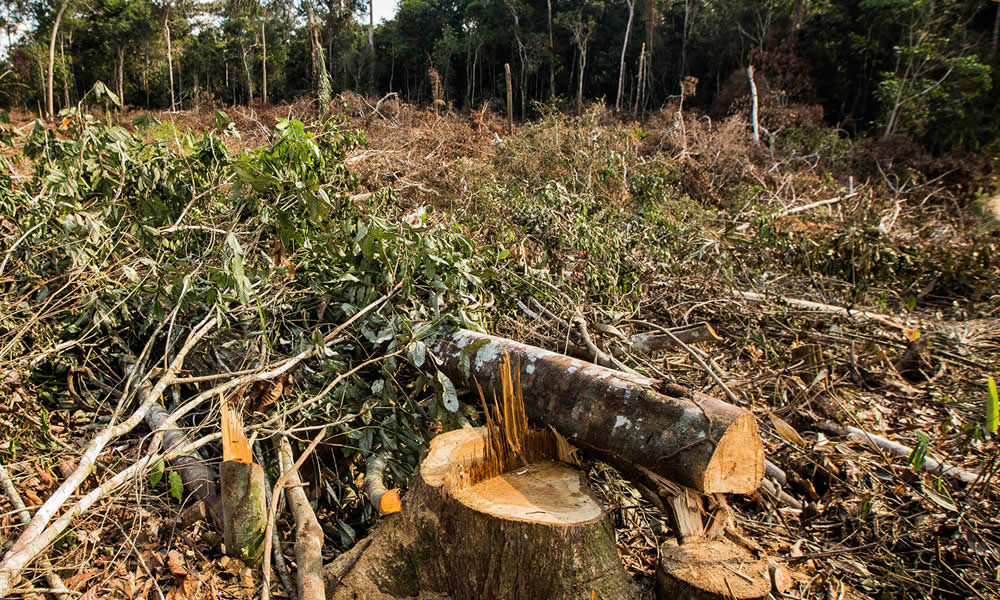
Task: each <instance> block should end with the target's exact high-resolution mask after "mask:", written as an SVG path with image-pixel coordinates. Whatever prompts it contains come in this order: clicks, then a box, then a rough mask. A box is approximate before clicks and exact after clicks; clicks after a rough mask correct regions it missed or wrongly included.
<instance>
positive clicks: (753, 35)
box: [0, 0, 1000, 153]
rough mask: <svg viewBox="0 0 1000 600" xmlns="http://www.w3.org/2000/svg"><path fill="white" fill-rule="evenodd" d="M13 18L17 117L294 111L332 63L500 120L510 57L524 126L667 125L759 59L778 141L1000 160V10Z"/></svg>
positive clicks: (254, 9) (936, 0) (44, 9)
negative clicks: (549, 116) (591, 117)
mask: <svg viewBox="0 0 1000 600" xmlns="http://www.w3.org/2000/svg"><path fill="white" fill-rule="evenodd" d="M0 10H2V11H3V12H2V14H0V25H2V27H3V29H4V31H3V33H2V34H0V35H3V37H5V38H6V40H5V42H6V43H5V46H7V52H6V56H5V58H4V59H3V63H2V64H0V74H2V78H0V106H6V107H8V108H18V109H22V110H27V111H32V112H40V113H41V112H45V111H46V110H47V108H46V107H47V104H46V98H45V95H46V94H45V93H46V81H47V80H48V79H49V78H50V76H51V80H52V83H51V86H52V88H53V89H52V95H53V99H52V105H53V107H52V108H53V110H54V111H58V110H59V109H60V108H64V107H66V106H71V105H75V104H76V103H77V102H78V101H79V100H80V98H81V96H82V95H83V93H84V92H85V91H86V90H90V89H91V88H92V87H93V86H94V84H95V82H97V81H102V82H104V83H105V84H106V85H107V86H108V88H109V89H110V90H112V91H113V92H114V93H115V94H116V95H117V96H119V97H121V98H122V99H123V101H124V103H125V104H127V105H131V106H136V107H142V108H174V109H188V108H200V107H201V106H202V105H206V104H208V105H216V104H220V105H232V104H243V105H246V104H252V103H254V102H262V101H263V102H265V103H276V102H288V101H292V100H294V99H295V98H298V97H301V96H303V95H305V94H307V93H309V92H311V91H313V90H315V89H317V88H318V87H319V86H320V84H321V83H322V81H321V80H322V79H324V78H321V77H320V76H319V73H320V72H321V71H325V73H326V74H327V75H328V78H329V87H330V90H331V91H332V93H333V94H336V93H339V92H340V91H343V90H348V89H350V90H356V91H360V92H365V93H368V94H370V95H376V96H380V95H382V94H385V93H388V92H393V91H395V92H398V93H399V94H400V95H401V98H402V99H403V100H406V101H408V102H418V103H431V102H435V103H438V104H444V105H446V106H451V107H454V108H456V109H469V108H478V107H482V106H483V105H485V104H487V103H492V105H493V107H494V108H495V109H500V108H501V107H502V105H503V103H504V99H505V96H506V90H505V74H504V64H505V63H506V64H509V65H510V69H511V78H512V84H513V100H514V102H513V104H514V113H515V118H517V119H519V120H529V119H532V118H536V117H538V116H539V114H540V113H539V106H538V104H536V103H543V104H554V105H558V106H561V107H563V108H575V109H577V110H579V109H580V105H581V104H582V103H583V101H584V100H601V99H603V100H604V101H605V102H606V103H607V104H608V105H610V106H615V107H616V108H617V109H619V110H620V111H625V112H629V113H642V114H647V113H648V112H649V111H653V110H656V109H658V108H659V107H660V106H662V105H664V104H665V103H667V102H671V101H674V102H676V101H678V100H680V99H681V96H682V94H681V82H682V81H687V82H688V87H687V89H686V91H685V93H684V96H685V98H684V102H685V103H686V104H687V105H688V106H690V107H700V108H702V109H703V111H704V112H705V113H707V114H708V115H710V116H711V117H713V118H719V117H723V116H726V115H728V114H732V113H733V112H734V111H737V110H739V109H740V105H741V103H745V102H746V97H747V88H748V85H747V84H748V81H747V76H746V67H747V66H748V65H751V64H752V65H754V67H755V69H756V73H757V80H758V81H757V85H758V87H759V89H760V97H761V111H762V114H761V120H762V121H761V124H762V127H763V133H764V134H765V139H767V137H766V136H768V135H777V134H779V133H783V134H784V135H786V136H787V135H789V134H790V133H791V134H794V133H795V132H800V131H801V130H803V129H809V128H810V127H815V126H817V125H821V124H823V125H829V126H834V127H836V128H838V129H839V130H840V131H841V134H842V135H859V134H868V135H877V136H881V137H885V136H889V135H891V134H896V133H899V134H906V135H908V136H910V137H912V138H914V139H915V140H916V141H918V142H919V143H921V144H922V145H923V146H925V147H926V148H928V149H930V150H932V151H934V152H936V153H942V152H947V151H950V150H959V151H983V150H986V149H991V150H995V149H996V140H997V135H998V132H1000V110H998V108H997V106H998V103H997V101H996V99H997V90H996V83H995V76H994V75H993V71H994V70H995V69H996V67H997V65H998V64H1000V56H998V51H997V44H998V34H1000V29H998V28H1000V3H997V2H993V1H989V0H967V1H959V0H918V1H911V0H845V1H833V2H831V1H815V0H813V1H809V0H768V1H766V2H754V1H747V0H741V1H735V2H728V1H727V2H716V1H697V0H609V1H604V0H578V1H572V2H569V1H567V0H546V1H544V2H543V1H541V0H402V1H401V2H400V3H399V7H398V11H397V14H396V16H395V18H393V19H391V20H389V21H384V22H382V23H379V24H374V22H373V19H370V18H369V16H370V10H371V6H370V4H369V3H367V2H364V1H363V0H362V1H358V0H322V1H317V2H315V3H313V2H311V1H308V0H306V1H296V0H226V1H225V2H218V1H203V0H188V1H186V2H185V1H183V0H156V1H153V0H10V1H8V2H6V3H5V7H4V8H3V9H0ZM50 60H51V69H50V66H49V62H50ZM50 71H51V73H50ZM431 72H433V75H431ZM323 85H324V86H325V85H327V84H325V83H324V84H323ZM688 96H690V97H688Z"/></svg>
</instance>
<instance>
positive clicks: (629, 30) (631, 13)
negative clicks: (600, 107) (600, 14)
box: [615, 0, 635, 111]
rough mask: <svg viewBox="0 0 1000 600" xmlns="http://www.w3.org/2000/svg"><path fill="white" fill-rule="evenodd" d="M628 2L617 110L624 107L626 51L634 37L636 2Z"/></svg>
mask: <svg viewBox="0 0 1000 600" xmlns="http://www.w3.org/2000/svg"><path fill="white" fill-rule="evenodd" d="M625 3H626V4H628V25H626V26H625V41H624V42H622V59H621V62H620V63H619V65H618V96H617V97H616V99H615V110H616V111H619V110H621V109H622V91H623V89H624V87H625V53H626V51H628V40H629V38H630V37H632V19H633V17H635V2H634V1H633V0H625Z"/></svg>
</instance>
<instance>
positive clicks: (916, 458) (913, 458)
mask: <svg viewBox="0 0 1000 600" xmlns="http://www.w3.org/2000/svg"><path fill="white" fill-rule="evenodd" d="M928 444H930V439H928V437H927V435H926V434H925V433H924V432H922V431H918V432H917V445H916V446H914V447H913V450H912V451H911V452H910V465H911V466H912V467H913V468H914V469H915V470H917V471H923V470H924V463H925V462H927V446H928Z"/></svg>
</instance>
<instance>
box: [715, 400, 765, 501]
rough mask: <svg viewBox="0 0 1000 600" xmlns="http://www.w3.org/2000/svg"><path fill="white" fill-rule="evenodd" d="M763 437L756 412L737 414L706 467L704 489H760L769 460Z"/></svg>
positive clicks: (733, 491) (739, 491) (725, 491)
mask: <svg viewBox="0 0 1000 600" xmlns="http://www.w3.org/2000/svg"><path fill="white" fill-rule="evenodd" d="M748 440H752V441H755V442H757V443H747V441H748ZM759 440H760V432H759V431H758V429H757V418H756V417H755V416H754V415H753V414H752V413H744V414H742V415H740V416H738V417H736V419H734V420H733V422H732V424H731V425H730V426H729V429H728V430H727V431H726V433H725V434H723V436H722V438H721V439H720V440H719V443H718V445H717V446H716V449H715V453H714V454H713V455H712V459H711V460H710V461H709V463H708V466H707V467H706V468H705V472H704V482H703V484H702V486H701V489H703V490H708V492H710V493H721V494H749V493H752V492H753V491H754V490H756V489H757V488H758V487H759V486H760V481H761V480H762V479H763V478H764V468H765V463H766V461H765V460H764V456H763V453H762V452H761V451H760V442H759Z"/></svg>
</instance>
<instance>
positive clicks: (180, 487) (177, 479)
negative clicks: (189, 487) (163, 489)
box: [167, 471, 184, 502]
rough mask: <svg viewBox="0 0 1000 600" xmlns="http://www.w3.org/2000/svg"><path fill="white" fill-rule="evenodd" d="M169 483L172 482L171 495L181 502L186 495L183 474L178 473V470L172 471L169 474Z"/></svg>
mask: <svg viewBox="0 0 1000 600" xmlns="http://www.w3.org/2000/svg"><path fill="white" fill-rule="evenodd" d="M167 483H169V484H170V497H171V498H173V499H174V500H176V501H178V502H180V501H181V497H182V496H183V495H184V482H183V481H181V476H180V475H178V474H177V471H171V472H170V474H169V475H167Z"/></svg>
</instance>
